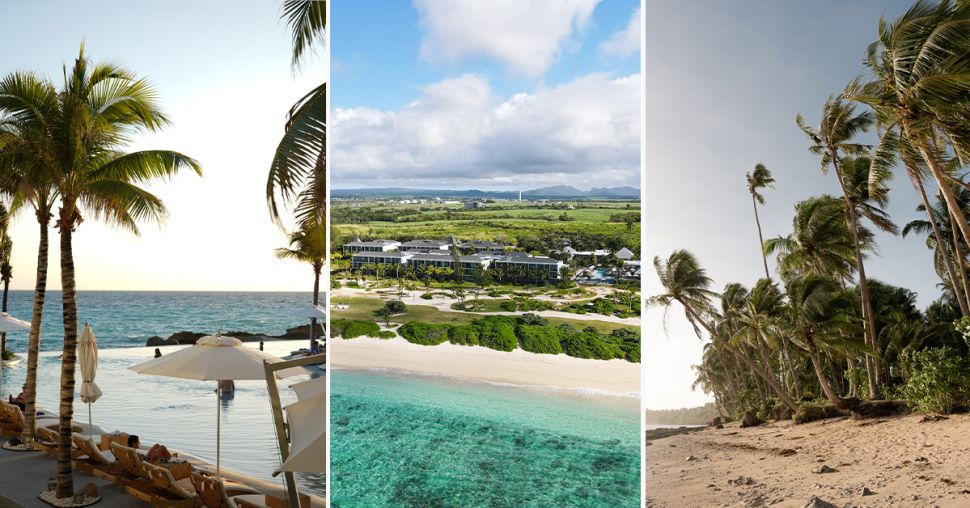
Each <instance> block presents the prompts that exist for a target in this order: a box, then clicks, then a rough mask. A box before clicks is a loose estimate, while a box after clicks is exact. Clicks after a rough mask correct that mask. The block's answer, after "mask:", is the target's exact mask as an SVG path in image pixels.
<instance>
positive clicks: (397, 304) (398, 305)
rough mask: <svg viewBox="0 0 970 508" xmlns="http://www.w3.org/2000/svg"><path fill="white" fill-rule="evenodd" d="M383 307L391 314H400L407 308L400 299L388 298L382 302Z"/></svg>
mask: <svg viewBox="0 0 970 508" xmlns="http://www.w3.org/2000/svg"><path fill="white" fill-rule="evenodd" d="M384 308H385V309H387V310H388V312H390V313H391V314H392V315H393V314H402V313H404V312H405V311H407V310H408V306H407V305H405V304H404V302H402V301H401V300H388V301H387V303H385V304H384Z"/></svg>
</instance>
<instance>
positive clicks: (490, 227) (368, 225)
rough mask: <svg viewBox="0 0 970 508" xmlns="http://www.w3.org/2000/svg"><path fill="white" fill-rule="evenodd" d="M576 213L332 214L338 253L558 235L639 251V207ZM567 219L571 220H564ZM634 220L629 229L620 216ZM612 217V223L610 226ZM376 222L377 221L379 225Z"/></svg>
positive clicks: (600, 205) (579, 206) (579, 207)
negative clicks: (404, 243)
mask: <svg viewBox="0 0 970 508" xmlns="http://www.w3.org/2000/svg"><path fill="white" fill-rule="evenodd" d="M568 205H569V206H573V207H574V208H575V209H573V210H568V209H563V208H554V207H551V205H542V206H537V205H529V206H526V205H520V204H518V203H516V202H502V203H496V204H494V205H491V204H490V205H486V207H485V208H482V209H477V210H465V209H464V208H463V207H462V205H442V204H430V203H424V204H396V203H388V202H379V201H354V202H336V203H335V204H334V208H333V212H332V228H333V242H332V245H333V246H334V249H339V246H340V245H342V244H343V243H345V242H347V241H348V240H350V239H351V238H353V237H354V235H360V236H361V237H362V238H389V239H412V238H444V237H448V236H455V237H456V238H458V239H460V240H470V239H478V240H492V241H496V242H500V243H506V244H516V243H524V242H525V241H526V240H528V239H530V238H540V237H547V238H552V237H555V236H557V235H563V236H573V237H575V236H583V237H590V238H599V239H600V240H601V242H606V241H612V242H614V243H619V244H622V245H623V246H626V247H627V248H629V249H631V250H633V251H634V252H637V251H639V249H640V222H639V211H640V203H639V202H634V201H628V202H622V201H604V202H571V203H569V204H568ZM563 214H565V215H566V218H568V219H570V220H560V216H561V215H563ZM622 215H634V216H636V219H637V221H636V222H632V223H629V224H628V223H625V222H622V221H619V222H617V220H621V219H620V218H619V216H622ZM611 217H614V221H613V222H611V220H610V219H611ZM375 219H376V220H375Z"/></svg>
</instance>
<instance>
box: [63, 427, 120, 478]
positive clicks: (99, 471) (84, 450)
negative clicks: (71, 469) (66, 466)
mask: <svg viewBox="0 0 970 508" xmlns="http://www.w3.org/2000/svg"><path fill="white" fill-rule="evenodd" d="M71 438H72V439H73V441H74V447H75V448H76V449H77V452H76V455H77V457H75V459H74V464H75V465H76V466H77V467H78V469H80V470H82V471H84V472H86V473H88V474H91V475H93V476H97V477H98V478H101V479H104V480H108V481H110V482H116V481H117V479H118V476H117V475H116V474H114V469H118V465H117V464H116V461H115V457H114V455H113V454H112V453H111V451H104V452H102V451H101V450H99V449H98V447H97V445H95V444H94V441H93V440H92V439H91V438H89V437H87V436H82V435H78V434H74V435H73V436H71Z"/></svg>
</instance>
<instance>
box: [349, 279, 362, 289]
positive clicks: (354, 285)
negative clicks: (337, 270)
mask: <svg viewBox="0 0 970 508" xmlns="http://www.w3.org/2000/svg"><path fill="white" fill-rule="evenodd" d="M347 287H349V288H360V284H358V283H357V281H355V280H349V281H347Z"/></svg>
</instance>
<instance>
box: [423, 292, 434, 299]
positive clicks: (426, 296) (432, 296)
mask: <svg viewBox="0 0 970 508" xmlns="http://www.w3.org/2000/svg"><path fill="white" fill-rule="evenodd" d="M433 298H434V295H432V294H431V293H422V294H421V299H422V300H431V299H433Z"/></svg>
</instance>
